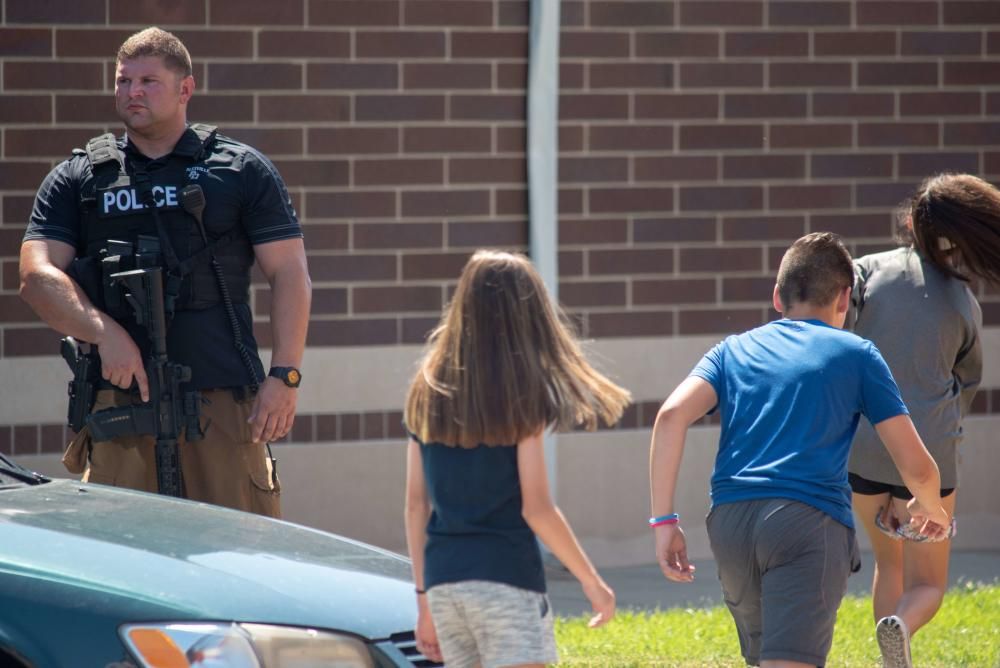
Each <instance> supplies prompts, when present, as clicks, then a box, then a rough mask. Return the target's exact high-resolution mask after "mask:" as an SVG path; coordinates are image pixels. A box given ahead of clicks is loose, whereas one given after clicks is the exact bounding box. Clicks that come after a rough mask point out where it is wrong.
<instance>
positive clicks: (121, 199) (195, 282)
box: [78, 124, 254, 315]
mask: <svg viewBox="0 0 1000 668" xmlns="http://www.w3.org/2000/svg"><path fill="white" fill-rule="evenodd" d="M215 131H216V129H215V127H214V126H208V125H202V124H195V125H192V126H190V128H189V132H193V133H194V134H195V135H196V136H197V138H198V142H194V141H186V142H185V141H180V142H178V145H177V147H175V149H174V151H173V153H172V154H171V155H170V156H169V157H168V158H167V161H166V164H165V165H164V166H163V167H161V168H159V169H157V170H156V171H155V172H154V173H153V174H150V173H148V172H146V171H145V168H144V167H143V166H141V165H136V164H135V163H134V162H133V164H132V165H131V167H132V170H131V171H132V174H129V172H128V170H126V167H125V165H126V158H125V155H124V152H123V151H122V150H121V149H120V148H119V147H118V143H117V141H116V139H115V136H114V135H112V134H110V133H109V134H105V135H101V136H99V137H94V138H93V139H91V140H90V141H89V142H87V148H86V155H87V158H88V160H89V161H90V167H91V172H92V173H93V178H91V179H89V180H88V181H87V182H86V183H85V184H84V187H83V189H82V192H81V202H80V208H81V212H80V218H81V226H82V227H81V237H80V238H81V247H80V248H78V252H80V253H81V255H83V256H84V257H88V258H95V259H98V258H101V257H102V256H104V255H105V254H106V249H107V247H108V241H110V240H116V241H124V242H128V243H131V244H133V245H135V244H137V242H138V238H139V236H140V235H141V236H146V237H157V238H159V240H160V249H161V255H162V265H163V267H164V271H165V277H166V280H165V282H164V284H165V286H166V292H167V295H168V300H169V301H171V302H173V306H174V310H175V311H178V310H198V309H205V308H209V307H211V306H215V305H217V304H220V303H223V301H224V300H223V296H222V292H221V291H220V287H219V280H218V278H217V276H216V273H215V271H213V268H212V266H211V261H212V258H213V256H214V258H215V259H216V260H217V262H218V264H219V266H220V267H221V274H222V277H223V280H224V282H225V285H226V286H227V287H228V293H229V298H230V300H231V302H232V303H245V302H248V301H249V298H250V271H249V268H250V266H251V265H252V264H253V260H254V255H253V248H252V246H251V244H250V240H249V238H248V237H247V236H246V235H245V234H242V233H240V232H239V231H238V229H237V228H234V231H232V232H229V233H227V234H225V235H222V236H214V237H213V235H211V234H209V233H208V232H207V231H206V230H205V229H204V227H203V226H202V225H200V224H199V221H198V219H197V218H196V217H195V216H194V215H193V214H192V213H191V212H189V211H186V210H185V209H184V206H183V204H182V200H181V194H180V193H181V191H182V190H183V188H184V187H185V186H186V185H188V183H189V179H188V177H187V168H188V167H190V166H191V165H193V164H195V163H197V162H199V161H200V160H201V159H202V158H203V157H204V155H205V153H206V151H207V150H208V149H209V147H210V145H211V144H212V142H213V141H214V140H215ZM205 197H206V199H207V197H208V196H207V195H206V196H205ZM151 204H152V205H154V206H155V209H156V214H155V215H154V214H153V212H152V211H151V210H150V208H151V207H150V205H151ZM208 206H211V202H208ZM157 218H158V219H159V221H157ZM206 242H207V243H206ZM85 290H86V287H85ZM86 291H87V293H88V297H90V298H91V299H92V300H93V299H96V301H95V303H101V302H102V301H103V300H102V299H101V296H100V295H91V294H90V290H86ZM112 315H115V314H114V313H112Z"/></svg>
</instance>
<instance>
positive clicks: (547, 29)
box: [526, 0, 560, 498]
mask: <svg viewBox="0 0 1000 668" xmlns="http://www.w3.org/2000/svg"><path fill="white" fill-rule="evenodd" d="M559 5H560V2H559V0H531V29H530V40H529V45H528V133H527V141H528V145H527V147H526V150H527V155H528V217H529V218H528V230H529V232H528V242H529V244H530V253H531V259H532V261H533V262H534V263H535V266H536V267H537V268H538V271H539V273H540V274H541V275H542V279H543V280H544V281H545V285H546V287H547V288H548V289H549V294H550V295H552V299H553V300H556V301H558V298H559V260H558V258H559V255H558V250H559V235H558V221H559V218H558V193H559V176H558V160H559V10H560V6H559ZM556 458H557V452H556V436H555V434H549V433H546V435H545V461H546V466H547V468H548V475H549V487H550V488H551V490H552V496H553V498H555V496H556V489H557V488H556V484H557V482H558V479H557V477H556V470H557V467H556V464H557V461H556Z"/></svg>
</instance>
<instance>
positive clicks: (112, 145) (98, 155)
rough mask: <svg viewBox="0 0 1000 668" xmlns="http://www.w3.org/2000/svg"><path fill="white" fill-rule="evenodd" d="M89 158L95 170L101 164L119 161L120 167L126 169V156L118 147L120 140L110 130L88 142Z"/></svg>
mask: <svg viewBox="0 0 1000 668" xmlns="http://www.w3.org/2000/svg"><path fill="white" fill-rule="evenodd" d="M86 152H87V159H88V160H90V166H91V168H92V169H94V170H95V171H96V170H97V168H98V167H100V166H101V165H104V164H106V163H109V162H115V163H118V169H119V170H124V169H125V157H124V156H123V155H122V151H121V149H120V148H118V140H117V139H116V138H115V136H114V135H113V134H111V133H110V132H108V133H105V134H103V135H99V136H97V137H94V138H92V139H91V140H90V141H88V142H87V148H86Z"/></svg>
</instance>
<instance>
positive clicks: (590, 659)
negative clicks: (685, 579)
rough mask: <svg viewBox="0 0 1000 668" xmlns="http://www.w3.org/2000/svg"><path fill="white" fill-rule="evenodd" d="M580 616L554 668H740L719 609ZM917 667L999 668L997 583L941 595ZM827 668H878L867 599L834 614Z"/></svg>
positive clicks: (916, 650) (563, 628) (850, 601)
mask: <svg viewBox="0 0 1000 668" xmlns="http://www.w3.org/2000/svg"><path fill="white" fill-rule="evenodd" d="M586 623H587V620H586V618H584V617H576V618H571V619H558V620H556V640H557V641H558V643H559V654H560V658H561V663H562V665H570V666H573V665H576V666H615V667H616V668H617V667H619V666H621V667H625V666H637V667H638V666H677V667H681V666H683V667H684V668H688V667H690V668H695V667H697V668H702V667H704V666H713V667H714V666H717V667H719V668H723V667H732V668H743V666H745V665H746V664H745V663H744V662H743V659H742V657H740V652H739V642H738V641H737V639H736V629H735V627H734V626H733V620H732V617H730V616H729V612H728V610H726V609H725V607H721V606H720V607H715V608H696V609H692V608H688V609H682V608H677V609H671V610H665V611H661V612H655V613H642V612H620V613H619V614H618V615H617V616H616V617H615V619H613V620H612V621H611V623H609V624H607V625H606V626H604V627H603V628H600V629H588V628H587V626H586ZM912 651H913V661H914V664H915V665H917V666H920V667H921V668H929V667H932V666H934V667H940V668H958V667H960V666H961V667H965V666H968V667H975V668H980V667H981V668H997V667H1000V584H993V585H983V584H977V585H973V584H966V585H964V586H960V587H957V588H955V589H952V590H951V591H949V592H948V595H947V596H946V597H945V599H944V604H943V605H942V606H941V610H940V611H939V612H938V614H937V616H936V617H935V618H934V619H933V621H931V623H930V624H929V625H927V626H926V627H924V628H923V629H921V630H920V632H919V633H917V634H916V635H915V636H914V638H913V642H912ZM827 665H828V666H830V667H831V668H833V667H838V666H858V667H860V666H864V667H865V668H876V667H880V666H881V665H882V664H881V661H880V660H879V652H878V645H877V644H876V642H875V629H874V622H873V620H872V612H871V598H870V597H867V596H866V597H857V596H849V597H847V598H845V599H844V602H843V604H842V605H841V606H840V612H839V613H838V616H837V627H836V630H835V632H834V638H833V649H831V650H830V656H829V657H828V660H827Z"/></svg>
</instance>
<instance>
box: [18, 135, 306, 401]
mask: <svg viewBox="0 0 1000 668" xmlns="http://www.w3.org/2000/svg"><path fill="white" fill-rule="evenodd" d="M191 142H197V143H199V144H200V140H199V139H198V137H197V136H196V135H195V134H194V132H192V131H191V130H188V131H187V132H186V133H185V134H184V135H183V136H182V137H181V140H180V141H179V142H178V144H177V146H176V147H175V149H174V152H173V153H171V154H170V155H167V156H164V157H162V158H158V159H156V160H149V159H148V158H146V157H145V156H143V155H141V154H140V153H139V152H138V151H137V150H136V149H135V148H134V147H133V146H132V145H131V144H130V143H129V142H127V140H126V139H125V138H124V137H123V138H121V139H120V140H119V142H118V145H119V147H120V148H121V149H123V150H124V152H125V156H126V162H127V163H129V166H128V167H127V169H128V171H129V173H131V165H132V164H134V163H141V164H143V165H144V166H145V168H146V170H147V171H148V173H149V175H150V177H151V179H152V181H153V183H154V184H156V185H160V186H166V185H168V184H163V183H157V171H159V170H162V169H164V168H165V166H166V165H167V164H168V161H171V160H181V161H184V164H185V165H187V167H186V168H185V170H184V173H185V175H186V180H185V181H184V182H183V183H178V184H173V185H176V186H177V190H178V191H179V190H180V188H183V187H184V186H185V185H187V184H188V183H197V184H198V185H200V186H201V187H202V189H203V191H204V193H205V201H206V206H205V210H204V224H205V228H206V230H207V232H208V233H209V235H211V236H222V235H224V234H226V233H227V232H230V231H231V230H233V229H236V230H237V231H238V232H242V233H243V234H245V235H246V237H247V238H248V239H249V240H250V243H251V244H253V245H254V246H257V245H259V244H266V243H269V242H272V241H279V240H282V239H290V238H297V237H301V236H302V229H301V227H300V226H299V222H298V219H297V218H296V215H295V210H294V209H293V208H292V204H291V199H290V197H289V195H288V191H287V190H286V188H285V184H284V182H283V181H282V180H281V176H280V175H279V174H278V172H277V170H276V169H275V168H274V165H272V164H271V162H270V161H269V160H268V159H267V158H266V157H265V156H264V155H262V154H261V153H260V152H258V151H256V150H255V149H253V148H251V147H249V146H247V145H245V144H242V143H240V142H237V141H235V140H233V139H230V138H228V137H225V136H223V135H216V138H215V141H213V142H212V143H211V144H210V145H209V146H208V148H207V150H206V152H205V153H204V155H203V156H202V158H201V159H200V160H198V161H197V162H192V161H191V158H189V157H185V155H183V154H184V149H185V148H187V149H189V150H190V148H191V144H190V143H191ZM189 154H190V153H189ZM92 178H93V174H92V172H91V168H90V163H89V160H88V159H87V156H86V155H81V154H74V155H73V156H72V157H71V158H70V159H68V160H66V161H64V162H62V163H60V164H59V165H57V166H56V167H55V168H54V169H53V170H52V171H51V172H50V173H49V175H48V176H47V177H46V178H45V180H44V181H43V182H42V185H41V187H40V188H39V190H38V195H37V196H36V198H35V205H34V208H33V210H32V212H31V219H30V220H29V222H28V228H27V231H26V232H25V235H24V240H25V241H27V240H31V239H49V240H55V241H61V242H64V243H67V244H70V245H71V246H73V247H75V248H76V249H77V252H78V253H81V252H83V248H82V246H83V239H82V238H81V235H82V230H81V217H80V202H81V192H82V191H83V189H84V188H83V186H84V185H85V183H86V181H87V180H89V179H92ZM147 215H148V214H147ZM182 259H183V258H182ZM234 308H235V312H236V316H237V321H238V323H239V327H240V331H241V333H242V337H243V343H244V345H245V346H246V347H247V348H248V349H249V350H250V351H251V352H252V355H251V357H252V360H253V363H254V365H255V367H256V369H255V372H256V375H257V379H258V380H259V379H261V378H263V375H264V374H263V368H262V365H261V362H260V359H259V357H258V355H257V343H256V341H255V340H254V338H253V329H252V326H251V325H252V316H251V313H250V306H249V305H248V304H245V303H238V304H234ZM122 324H123V325H126V329H128V330H129V332H130V333H131V334H132V335H133V338H136V340H137V343H138V344H139V345H140V348H141V349H142V350H144V351H146V350H148V347H149V346H148V342H147V341H143V340H142V339H143V338H144V330H142V329H137V328H136V327H135V326H130V325H129V323H127V322H124V323H122ZM167 349H168V356H169V357H170V359H171V361H175V362H178V363H180V364H184V365H187V366H190V367H191V370H192V380H191V385H192V386H193V387H194V388H195V389H208V388H218V387H238V386H242V385H248V384H249V383H250V381H251V380H252V379H251V378H250V374H249V371H248V370H247V368H246V365H245V363H244V362H243V360H242V359H241V357H240V355H239V353H238V352H237V350H236V348H235V346H234V344H233V332H232V326H231V325H230V323H229V318H228V317H227V315H226V312H225V308H224V306H223V305H221V304H219V305H216V306H212V307H210V308H207V309H203V310H197V311H195V310H182V311H178V312H177V313H175V315H174V318H173V321H172V322H171V324H170V329H169V331H168V333H167Z"/></svg>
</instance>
